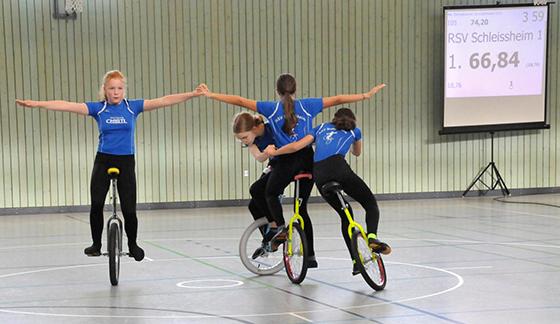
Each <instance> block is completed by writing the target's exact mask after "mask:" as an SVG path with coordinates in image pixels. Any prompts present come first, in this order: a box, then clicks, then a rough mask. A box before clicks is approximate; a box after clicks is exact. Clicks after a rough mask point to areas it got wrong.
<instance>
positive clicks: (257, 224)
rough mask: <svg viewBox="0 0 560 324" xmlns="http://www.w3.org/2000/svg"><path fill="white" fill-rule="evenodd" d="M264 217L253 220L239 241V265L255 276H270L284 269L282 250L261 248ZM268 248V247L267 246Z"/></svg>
mask: <svg viewBox="0 0 560 324" xmlns="http://www.w3.org/2000/svg"><path fill="white" fill-rule="evenodd" d="M267 224H268V221H267V219H266V217H263V218H259V219H257V220H255V221H254V222H253V223H251V225H249V227H247V229H246V230H245V232H243V235H242V236H241V239H240V240H239V258H240V259H241V263H243V265H244V266H245V268H247V270H249V271H251V272H252V273H254V274H256V275H260V276H263V275H272V274H275V273H277V272H278V271H280V270H282V268H283V267H284V263H283V261H282V260H283V254H282V250H281V249H278V250H277V251H272V250H271V249H270V248H265V249H263V250H262V251H261V252H260V253H256V252H257V250H258V249H261V248H262V240H263V232H261V231H264V228H265V227H266V226H267ZM267 247H268V246H267Z"/></svg>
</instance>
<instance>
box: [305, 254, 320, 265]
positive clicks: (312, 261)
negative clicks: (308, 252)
mask: <svg viewBox="0 0 560 324" xmlns="http://www.w3.org/2000/svg"><path fill="white" fill-rule="evenodd" d="M318 266H319V264H317V258H315V256H314V255H312V256H310V257H308V258H307V268H317V267H318Z"/></svg>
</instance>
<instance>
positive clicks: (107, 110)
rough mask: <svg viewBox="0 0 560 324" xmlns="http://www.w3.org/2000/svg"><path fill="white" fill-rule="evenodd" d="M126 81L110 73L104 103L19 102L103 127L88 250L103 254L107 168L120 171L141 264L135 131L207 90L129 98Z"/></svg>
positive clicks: (132, 248)
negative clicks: (148, 116)
mask: <svg viewBox="0 0 560 324" xmlns="http://www.w3.org/2000/svg"><path fill="white" fill-rule="evenodd" d="M125 94H126V78H125V77H124V75H123V74H122V73H121V72H120V71H117V70H114V71H109V72H107V73H106V74H105V76H104V77H103V82H102V84H101V88H100V90H99V96H100V99H101V100H100V101H97V102H86V103H77V102H68V101H62V100H49V101H34V100H16V102H17V103H18V104H19V105H21V106H24V107H30V108H45V109H47V110H59V111H67V112H72V113H76V114H80V115H89V116H92V117H93V118H94V119H95V120H96V122H97V125H98V128H99V145H98V148H97V155H96V157H95V162H94V164H93V171H92V174H91V186H90V190H91V209H90V216H89V219H90V227H91V236H92V239H93V244H92V245H91V246H90V247H87V248H86V249H85V250H84V253H85V254H86V255H88V256H99V255H101V235H102V233H103V206H104V204H105V197H106V196H107V191H108V190H109V183H110V180H109V177H108V175H107V169H109V168H110V167H117V168H119V170H120V174H119V181H118V182H117V189H118V192H119V198H120V203H121V210H122V213H123V217H124V220H125V231H126V235H127V237H128V248H129V252H130V255H131V256H132V257H134V259H135V260H136V261H141V260H142V259H143V258H144V250H143V249H142V248H140V247H139V246H138V244H137V242H136V239H137V237H136V236H137V232H138V219H137V217H136V175H135V173H134V165H135V160H134V152H135V150H134V131H135V128H136V118H137V117H138V115H139V114H140V113H142V112H145V111H150V110H154V109H157V108H162V107H165V106H171V105H174V104H178V103H181V102H184V101H187V100H189V99H191V98H193V97H197V96H200V95H201V94H202V88H197V90H195V91H193V92H185V93H179V94H173V95H168V96H165V97H161V98H157V99H150V100H144V99H139V100H128V99H126V98H125Z"/></svg>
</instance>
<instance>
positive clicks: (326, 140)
mask: <svg viewBox="0 0 560 324" xmlns="http://www.w3.org/2000/svg"><path fill="white" fill-rule="evenodd" d="M313 142H315V155H314V157H313V161H314V164H313V178H314V179H315V183H316V185H317V189H319V192H320V193H321V196H323V198H324V199H325V200H326V201H327V202H328V203H329V205H331V206H332V207H333V208H334V210H336V211H337V213H338V214H339V216H340V219H341V221H342V223H341V231H342V236H343V237H344V241H345V243H346V247H347V248H348V252H349V253H350V257H352V252H351V250H350V242H351V241H350V237H349V236H348V219H347V218H346V215H345V214H344V211H343V210H342V209H341V206H340V202H339V200H338V198H337V196H336V195H335V194H333V193H327V192H324V191H323V190H322V186H323V185H324V184H326V183H327V182H330V181H336V182H338V183H339V184H340V185H341V186H342V189H343V190H344V192H346V194H347V195H348V196H350V197H352V198H353V199H354V200H356V201H357V202H359V203H360V205H362V207H363V208H364V209H365V211H366V225H367V232H368V243H369V246H370V247H371V249H372V250H374V251H375V252H378V253H383V254H389V253H391V248H390V247H389V245H387V244H386V243H383V242H381V241H380V240H379V239H378V238H377V225H378V223H379V207H378V206H377V201H376V200H375V196H374V195H373V193H372V192H371V190H370V189H369V187H368V186H367V184H366V183H365V182H364V181H363V180H362V179H361V178H360V177H359V176H358V175H356V174H355V173H354V171H352V169H350V165H349V164H348V163H347V162H346V160H345V159H344V156H345V155H346V153H347V152H348V151H350V152H351V153H352V154H353V155H355V156H359V155H360V154H361V152H362V131H361V130H360V129H359V128H357V127H356V116H354V113H353V112H352V110H350V109H348V108H340V109H339V110H338V111H337V112H336V113H335V114H334V118H333V119H332V121H331V122H330V123H323V124H321V125H319V126H317V127H315V128H314V129H313V130H311V132H309V134H308V135H307V136H305V137H303V138H302V139H301V140H299V141H297V142H294V143H291V144H288V145H285V146H283V147H282V148H280V149H276V148H275V147H274V146H272V145H271V146H269V147H267V148H266V149H265V153H266V154H267V155H269V156H278V157H281V156H282V154H294V152H297V151H299V150H301V149H303V148H305V147H308V146H309V145H311V143H313ZM348 206H349V205H348ZM349 209H350V213H352V208H350V207H349ZM358 273H360V271H359V270H358V268H357V267H356V264H355V263H354V270H353V271H352V274H353V275H356V274H358Z"/></svg>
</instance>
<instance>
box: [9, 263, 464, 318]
mask: <svg viewBox="0 0 560 324" xmlns="http://www.w3.org/2000/svg"><path fill="white" fill-rule="evenodd" d="M325 259H327V258H325ZM329 259H332V260H345V261H346V260H347V258H329ZM158 261H161V260H158ZM386 264H398V265H404V266H412V267H417V268H424V269H429V270H435V271H439V272H444V273H447V274H449V275H451V276H452V277H455V278H456V279H457V284H455V286H453V287H450V288H448V289H445V290H442V291H438V292H435V293H432V294H427V295H420V296H416V297H411V298H405V299H400V300H392V301H391V300H390V301H383V302H379V303H373V304H364V305H356V306H349V307H340V308H336V309H333V308H332V307H324V308H319V309H315V310H308V311H298V313H300V314H313V313H319V312H337V311H340V310H350V309H362V308H368V307H378V306H382V305H390V304H398V303H404V302H408V301H413V300H420V299H425V298H430V297H434V296H438V295H441V294H445V293H449V292H451V291H453V290H455V289H457V288H459V287H461V286H462V285H463V283H464V280H463V277H461V276H460V275H458V274H456V273H454V272H451V271H448V270H445V269H441V268H436V267H431V266H426V265H421V264H413V263H403V262H386ZM101 265H105V263H100V264H87V265H76V266H67V267H57V268H49V269H41V270H33V271H25V272H18V273H11V274H6V275H0V279H1V278H7V277H14V276H18V275H25V274H30V273H38V272H46V271H55V270H62V269H71V268H81V267H91V266H101ZM37 308H41V307H40V306H39V307H37ZM84 309H87V306H86V307H84ZM0 313H8V314H21V315H35V316H47V317H73V318H128V319H135V318H140V319H197V318H198V319H200V318H218V317H232V318H246V317H248V318H250V317H262V316H285V315H292V316H295V313H294V312H274V313H258V314H223V315H164V316H157V315H99V314H67V313H44V312H29V311H16V310H9V309H0ZM302 319H303V318H302Z"/></svg>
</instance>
